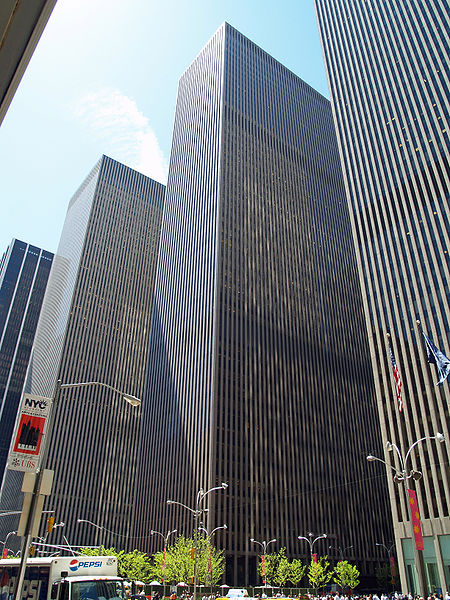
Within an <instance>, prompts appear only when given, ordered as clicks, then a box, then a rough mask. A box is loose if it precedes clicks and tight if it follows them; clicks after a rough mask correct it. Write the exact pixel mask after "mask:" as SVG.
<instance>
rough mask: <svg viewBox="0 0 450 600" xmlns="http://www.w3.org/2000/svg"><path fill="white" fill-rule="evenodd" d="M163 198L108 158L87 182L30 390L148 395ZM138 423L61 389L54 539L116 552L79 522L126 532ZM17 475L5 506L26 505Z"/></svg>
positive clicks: (47, 308) (134, 413)
mask: <svg viewBox="0 0 450 600" xmlns="http://www.w3.org/2000/svg"><path fill="white" fill-rule="evenodd" d="M164 191H165V187H164V186H163V185H161V184H159V183H157V182H155V181H153V180H151V179H149V178H148V177H146V176H144V175H142V174H141V173H138V172H136V171H134V170H133V169H130V168H128V167H126V166H125V165H122V164H120V163H118V162H116V161H114V160H112V159H111V158H108V157H106V156H103V157H102V158H101V159H100V161H99V162H98V163H97V165H96V166H95V167H94V169H93V170H92V172H91V173H90V174H89V176H88V177H87V178H86V180H85V181H84V182H83V183H82V185H81V187H80V188H79V190H78V191H77V193H76V194H75V195H74V197H73V198H72V200H71V201H70V204H69V208H68V212H67V216H66V220H65V224H64V229H63V232H62V236H61V241H60V244H59V247H58V251H57V253H56V255H55V260H54V267H53V270H52V273H51V276H50V280H49V284H48V290H47V295H46V298H45V301H44V305H43V308H42V314H41V318H40V321H39V325H38V330H37V333H36V339H35V343H34V347H33V352H32V357H31V362H30V368H29V370H28V375H27V382H26V387H25V391H27V392H29V393H34V394H38V395H41V396H45V397H52V396H53V390H54V385H55V382H56V380H57V379H58V378H59V379H60V380H61V381H62V383H63V384H69V383H84V382H100V383H103V384H106V385H110V386H113V387H114V388H116V389H118V390H120V391H123V392H124V393H127V394H132V395H134V396H137V397H138V398H140V397H142V392H143V389H144V376H145V368H146V357H147V351H148V337H149V331H150V328H149V325H150V313H151V306H152V299H153V281H154V275H155V269H156V261H157V256H158V245H159V233H160V224H161V214H162V207H163V201H164ZM139 425H140V409H139V408H131V407H130V406H129V405H128V404H127V403H126V402H124V401H123V398H122V397H121V395H120V394H117V393H114V392H112V391H110V390H109V389H107V388H104V387H99V386H93V385H90V386H87V387H81V388H73V389H66V390H62V393H61V398H60V401H59V404H58V409H57V413H56V419H55V426H54V430H53V434H52V438H51V443H50V455H49V460H48V468H54V470H55V480H54V483H53V490H52V494H51V496H50V507H51V508H52V509H54V510H55V518H56V519H57V521H63V522H64V523H65V527H64V530H63V531H61V528H60V529H58V530H55V533H53V534H52V539H53V540H55V539H58V535H59V537H60V539H61V536H62V535H63V534H65V536H66V537H67V539H69V540H70V542H71V543H72V544H75V545H76V544H77V543H86V544H92V543H103V542H105V543H107V540H105V539H104V538H102V532H101V530H100V529H98V528H96V527H94V526H92V525H89V524H87V523H81V524H79V523H77V519H84V520H88V521H91V522H93V523H95V524H96V525H98V526H99V527H101V526H104V527H106V528H108V529H110V530H112V531H114V532H117V533H119V534H121V535H122V536H126V535H127V534H128V529H129V523H130V520H131V516H130V515H131V513H132V505H133V494H131V493H130V489H131V490H132V489H133V488H134V485H135V469H136V454H135V453H136V449H137V446H138V434H139ZM9 473H10V476H9V477H8V478H7V479H6V481H5V483H4V486H3V488H4V489H3V494H2V508H5V507H7V508H11V507H12V506H17V502H18V500H17V496H18V494H17V490H16V493H15V497H14V496H13V497H11V496H12V493H13V491H14V486H13V484H12V483H11V482H12V481H13V480H14V479H15V478H17V476H16V474H14V473H13V472H9ZM8 480H9V481H8ZM8 483H10V485H8ZM121 539H126V537H124V538H121ZM48 541H49V542H50V541H51V539H50V538H49V540H48ZM115 542H117V540H115Z"/></svg>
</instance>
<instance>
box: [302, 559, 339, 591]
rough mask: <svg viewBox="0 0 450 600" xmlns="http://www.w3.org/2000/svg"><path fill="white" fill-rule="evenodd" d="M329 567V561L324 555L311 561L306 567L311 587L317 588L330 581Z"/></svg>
mask: <svg viewBox="0 0 450 600" xmlns="http://www.w3.org/2000/svg"><path fill="white" fill-rule="evenodd" d="M329 567H330V563H329V562H328V560H327V558H326V556H321V557H320V558H319V559H318V560H317V562H314V561H311V564H310V565H309V568H308V579H309V583H310V585H311V587H313V588H314V589H316V590H318V589H319V588H322V587H323V586H325V585H326V584H327V583H328V582H329V581H330V579H331V577H332V576H333V571H330V570H329Z"/></svg>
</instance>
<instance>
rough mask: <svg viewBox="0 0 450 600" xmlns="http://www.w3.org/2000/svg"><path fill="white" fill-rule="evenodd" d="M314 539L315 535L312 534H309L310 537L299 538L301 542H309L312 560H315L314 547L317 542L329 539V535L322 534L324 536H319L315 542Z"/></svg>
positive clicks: (300, 536)
mask: <svg viewBox="0 0 450 600" xmlns="http://www.w3.org/2000/svg"><path fill="white" fill-rule="evenodd" d="M313 537H314V534H313V533H311V532H310V533H308V537H305V536H303V535H299V536H298V537H297V539H299V540H306V541H307V542H308V544H309V548H310V550H311V560H312V559H313V546H314V544H315V543H316V542H317V540H322V539H325V538H327V537H328V535H327V534H326V533H322V535H318V536H317V537H316V539H315V540H313Z"/></svg>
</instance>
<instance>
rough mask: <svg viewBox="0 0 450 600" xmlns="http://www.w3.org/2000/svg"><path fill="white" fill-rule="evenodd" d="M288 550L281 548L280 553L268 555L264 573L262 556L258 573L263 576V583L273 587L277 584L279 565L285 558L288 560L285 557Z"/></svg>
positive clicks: (265, 560)
mask: <svg viewBox="0 0 450 600" xmlns="http://www.w3.org/2000/svg"><path fill="white" fill-rule="evenodd" d="M285 552H286V549H285V548H281V550H279V552H273V553H272V554H266V555H265V559H264V571H265V573H263V561H262V556H261V558H260V560H259V562H258V573H259V575H260V576H261V579H262V580H263V582H264V581H265V582H266V584H267V585H273V584H274V583H275V578H276V576H277V571H278V565H279V563H280V561H281V560H282V559H283V558H286V555H285Z"/></svg>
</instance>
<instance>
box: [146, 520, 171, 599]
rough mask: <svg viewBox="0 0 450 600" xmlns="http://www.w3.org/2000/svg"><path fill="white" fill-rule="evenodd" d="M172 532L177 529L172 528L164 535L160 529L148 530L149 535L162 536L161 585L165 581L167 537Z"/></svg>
mask: <svg viewBox="0 0 450 600" xmlns="http://www.w3.org/2000/svg"><path fill="white" fill-rule="evenodd" d="M172 533H177V530H176V529H173V530H172V531H169V532H168V533H167V534H166V535H164V534H163V533H161V532H160V531H154V530H153V529H152V530H151V531H150V535H160V536H161V537H162V539H163V540H164V552H163V562H162V584H163V586H164V585H165V583H166V578H165V569H166V550H167V544H168V542H169V537H170V536H171V535H172ZM163 589H164V588H163Z"/></svg>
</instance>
